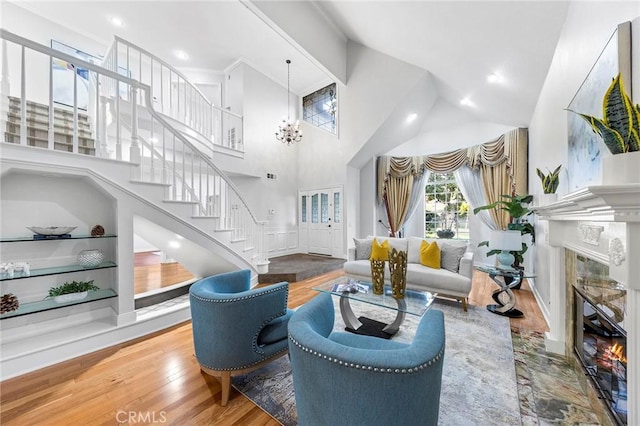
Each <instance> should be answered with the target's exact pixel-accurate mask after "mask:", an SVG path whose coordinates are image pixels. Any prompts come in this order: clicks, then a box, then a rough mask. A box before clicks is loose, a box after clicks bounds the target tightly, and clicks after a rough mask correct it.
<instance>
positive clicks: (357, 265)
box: [344, 260, 391, 281]
mask: <svg viewBox="0 0 640 426" xmlns="http://www.w3.org/2000/svg"><path fill="white" fill-rule="evenodd" d="M344 273H345V274H347V275H352V276H357V277H366V278H367V281H371V261H369V260H353V261H350V262H345V263H344ZM390 276H391V273H390V272H389V262H385V268H384V277H385V280H386V281H388V280H389V277H390Z"/></svg>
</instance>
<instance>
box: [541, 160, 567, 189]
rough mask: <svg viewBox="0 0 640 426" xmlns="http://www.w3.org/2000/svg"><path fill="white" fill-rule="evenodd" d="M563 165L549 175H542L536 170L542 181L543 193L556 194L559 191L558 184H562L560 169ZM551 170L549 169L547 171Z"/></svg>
mask: <svg viewBox="0 0 640 426" xmlns="http://www.w3.org/2000/svg"><path fill="white" fill-rule="evenodd" d="M561 167H562V164H560V165H559V166H558V167H557V168H556V169H555V170H554V171H553V172H552V171H549V174H548V175H545V174H544V173H542V171H541V170H540V169H536V173H537V174H538V177H539V178H540V180H541V181H542V191H543V192H544V193H545V194H555V193H556V191H557V190H558V184H559V183H560V168H561ZM547 170H549V169H547Z"/></svg>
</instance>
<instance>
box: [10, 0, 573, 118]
mask: <svg viewBox="0 0 640 426" xmlns="http://www.w3.org/2000/svg"><path fill="white" fill-rule="evenodd" d="M248 3H249V2H248V1H247V0H244V1H243V2H241V1H234V0H218V1H214V0H211V1H154V2H151V1H94V0H85V1H55V0H54V1H28V2H18V3H17V4H18V5H20V6H21V7H24V8H26V9H29V10H31V11H32V12H35V13H37V14H39V15H42V16H44V17H46V18H48V19H50V20H52V21H55V22H57V23H61V24H63V25H65V26H67V27H69V28H71V29H73V30H76V31H78V32H80V33H82V34H85V35H86V36H88V37H91V38H93V39H95V40H97V41H100V42H102V43H104V44H105V45H106V44H108V43H109V42H110V41H111V39H112V38H113V35H114V34H117V35H119V36H120V37H123V38H125V39H127V40H129V41H131V42H133V43H136V44H138V45H140V46H142V47H144V48H145V49H147V50H149V51H150V52H152V53H154V54H156V55H158V56H159V57H161V58H163V59H164V60H166V61H168V62H170V63H173V64H174V65H175V66H177V67H182V68H196V69H210V70H218V71H223V70H224V69H226V68H228V67H230V66H232V65H233V64H234V63H235V62H236V61H238V60H243V61H246V62H247V63H249V64H250V65H252V66H253V67H255V68H256V69H258V70H260V71H261V72H263V73H264V74H266V75H267V76H269V77H271V78H272V79H274V80H275V81H277V82H279V83H281V84H283V85H284V84H286V79H287V69H286V65H285V63H284V60H285V59H291V60H292V69H291V87H292V91H294V92H296V93H297V94H298V95H304V94H306V93H305V91H307V90H309V88H312V87H317V85H318V83H319V82H321V81H327V78H328V76H327V75H326V74H325V73H323V71H322V70H321V69H319V68H318V67H316V66H315V65H314V61H312V60H310V59H309V55H308V53H306V52H304V51H302V50H301V49H300V46H299V45H294V44H292V43H291V42H290V41H291V40H287V39H285V38H283V37H282V36H281V35H280V34H279V33H278V32H277V31H274V29H273V28H272V27H270V26H269V25H267V24H266V23H265V22H264V20H263V19H261V18H260V17H259V16H257V15H256V14H255V10H252V8H251V7H247V5H248ZM313 6H314V8H315V10H316V11H317V16H318V19H324V20H327V21H328V22H330V26H331V28H333V30H334V31H335V32H336V34H338V35H339V37H341V38H343V39H344V40H345V43H346V40H352V41H355V42H357V43H359V44H362V45H364V46H366V47H369V48H371V49H375V50H378V51H380V52H382V53H385V54H387V55H390V56H393V57H395V58H398V59H400V60H402V61H405V62H407V63H410V64H412V65H415V66H417V67H420V68H423V69H425V70H427V71H429V72H430V73H431V74H432V75H433V77H434V80H435V82H436V87H437V90H438V95H439V96H440V97H441V98H443V99H445V100H446V101H447V102H449V103H451V104H452V105H458V104H459V102H460V100H461V99H463V98H467V99H468V101H469V105H465V106H462V108H466V109H468V111H469V113H470V114H473V115H475V116H476V117H477V118H478V119H479V120H483V121H489V122H494V123H500V124H505V125H511V126H526V125H528V123H529V121H530V119H531V115H532V113H533V110H534V107H535V102H536V100H537V98H538V93H539V91H540V89H541V87H542V84H543V82H544V78H545V76H546V73H547V69H548V66H549V64H550V62H551V59H552V57H553V54H554V50H555V46H556V44H557V41H558V38H559V36H560V31H561V28H562V25H563V22H564V19H565V16H566V12H567V8H568V2H562V1H482V0H478V1H406V2H405V1H336V0H323V1H317V2H313ZM113 16H117V17H119V18H120V19H121V20H122V21H123V25H122V26H121V27H119V28H116V27H114V26H113V25H112V24H111V23H110V22H109V20H108V18H109V17H113ZM290 19H291V20H294V21H295V19H296V16H295V14H293V13H292V14H291V16H290ZM176 49H181V50H184V51H186V52H187V53H188V55H189V59H188V60H187V61H184V62H180V61H178V60H177V59H176V58H174V57H173V51H175V50H176ZM491 74H496V75H498V76H499V77H500V78H501V79H502V80H501V81H500V82H499V83H490V82H489V81H488V80H487V78H488V76H489V75H491Z"/></svg>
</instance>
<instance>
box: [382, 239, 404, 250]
mask: <svg viewBox="0 0 640 426" xmlns="http://www.w3.org/2000/svg"><path fill="white" fill-rule="evenodd" d="M387 241H389V251H391V249H396V250H398V251H404V252H406V251H407V241H408V240H407V239H406V238H391V237H390V238H387Z"/></svg>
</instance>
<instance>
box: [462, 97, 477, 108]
mask: <svg viewBox="0 0 640 426" xmlns="http://www.w3.org/2000/svg"><path fill="white" fill-rule="evenodd" d="M460 105H464V106H468V107H474V106H475V104H474V103H473V102H471V99H469V98H462V99H461V100H460Z"/></svg>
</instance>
